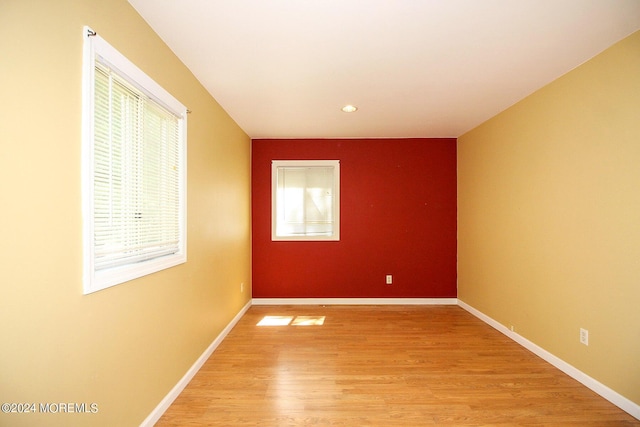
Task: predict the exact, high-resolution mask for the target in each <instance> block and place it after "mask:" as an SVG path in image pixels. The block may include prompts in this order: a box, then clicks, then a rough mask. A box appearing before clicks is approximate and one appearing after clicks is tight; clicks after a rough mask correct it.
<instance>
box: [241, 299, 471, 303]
mask: <svg viewBox="0 0 640 427" xmlns="http://www.w3.org/2000/svg"><path fill="white" fill-rule="evenodd" d="M252 304H253V305H457V304H458V299H457V298H254V299H253V300H252Z"/></svg>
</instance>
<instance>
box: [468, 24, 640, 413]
mask: <svg viewBox="0 0 640 427" xmlns="http://www.w3.org/2000/svg"><path fill="white" fill-rule="evenodd" d="M639 76H640V32H638V33H635V34H633V35H632V36H630V37H628V38H627V39H625V40H623V41H621V42H620V43H618V44H616V45H614V46H612V47H610V48H609V49H608V50H606V51H604V52H603V53H601V54H600V55H598V56H596V57H594V58H592V59H591V60H590V61H588V62H586V63H585V64H583V65H581V66H580V67H578V68H576V69H574V70H573V71H571V72H569V73H568V74H566V75H564V76H563V77H561V78H559V79H558V80H556V81H554V82H553V83H551V84H549V85H548V86H546V87H544V88H543V89H541V90H539V91H537V92H535V93H534V94H532V95H530V96H529V97H527V98H525V99H524V100H522V101H521V102H519V103H517V104H516V105H514V106H512V107H511V108H509V109H508V110H506V111H504V112H502V113H501V114H499V115H497V116H496V117H494V118H492V119H491V120H489V121H487V122H486V123H484V124H482V125H481V126H479V127H477V128H476V129H473V130H472V131H470V132H468V133H466V134H465V135H463V136H462V137H460V138H459V140H458V296H459V299H460V300H461V301H464V302H465V303H467V304H469V305H471V306H473V307H474V308H476V309H478V310H480V311H481V312H483V313H484V314H486V315H488V316H489V317H492V318H493V319H495V320H497V321H498V322H500V323H502V324H503V325H505V326H507V327H510V326H512V325H513V327H514V328H515V331H516V332H517V333H519V334H520V335H522V336H524V337H525V338H527V339H529V340H530V341H532V342H534V343H535V344H537V345H539V346H541V347H542V348H544V349H546V350H548V351H549V352H551V353H552V354H554V355H556V356H558V357H560V358H561V359H563V360H564V361H566V362H568V363H569V364H571V365H573V366H575V367H576V368H578V369H579V370H581V371H583V372H584V373H586V374H587V375H589V376H591V377H592V378H594V379H596V380H598V381H600V382H601V383H603V384H605V385H606V386H608V387H610V388H611V389H613V390H615V391H616V392H618V393H619V394H621V395H623V396H625V397H626V398H628V399H630V400H632V401H633V402H635V403H636V404H640V363H638V361H640V307H639V303H640V77H639ZM579 328H586V329H588V330H589V346H588V347H587V346H584V345H582V344H580V343H579Z"/></svg>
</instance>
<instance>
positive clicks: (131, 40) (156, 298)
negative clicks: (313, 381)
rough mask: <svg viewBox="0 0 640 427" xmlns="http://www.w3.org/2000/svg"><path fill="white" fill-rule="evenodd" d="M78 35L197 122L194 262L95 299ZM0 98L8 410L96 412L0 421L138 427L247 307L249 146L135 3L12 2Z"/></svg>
mask: <svg viewBox="0 0 640 427" xmlns="http://www.w3.org/2000/svg"><path fill="white" fill-rule="evenodd" d="M83 25H89V26H91V27H92V28H93V29H94V30H96V31H97V32H98V33H99V34H100V35H101V36H102V37H104V38H105V39H106V40H107V41H108V42H109V43H111V44H112V45H113V46H115V47H116V48H117V49H119V50H120V51H121V52H122V53H124V54H125V55H126V56H127V57H128V58H129V59H131V60H132V61H133V62H135V63H136V64H137V65H138V66H139V67H140V68H142V69H143V70H144V71H146V72H147V73H148V74H149V75H150V76H151V77H152V78H154V79H155V80H156V81H157V82H158V83H160V84H161V85H162V86H164V87H165V88H166V89H167V90H168V91H169V92H171V93H172V94H173V95H174V96H175V97H176V98H178V99H179V100H180V101H181V102H182V103H183V104H184V105H186V106H187V108H189V109H190V110H192V111H193V113H192V114H190V115H189V119H188V138H189V141H188V262H187V263H186V264H184V265H181V266H177V267H174V268H171V269H169V270H166V271H163V272H159V273H156V274H153V275H149V276H146V277H144V278H141V279H138V280H135V281H132V282H129V283H126V284H123V285H119V286H116V287H113V288H110V289H107V290H103V291H99V292H97V293H94V294H90V295H83V294H82V282H81V277H82V245H81V242H82V233H81V231H82V218H81V195H80V168H81V165H80V146H81V140H80V135H81V119H80V118H81V79H82V74H81V66H82V26H83ZM0 88H1V89H0V183H1V184H0V186H1V191H0V195H1V197H2V205H1V206H2V208H1V209H0V236H1V238H2V244H1V245H0V263H1V268H0V331H1V334H0V337H1V341H0V403H4V402H18V403H24V402H35V403H40V402H42V403H47V402H49V403H60V402H74V403H83V402H84V403H92V402H95V403H97V404H98V408H99V411H98V413H97V414H55V415H52V414H49V415H43V414H21V415H18V414H2V413H0V425H3V426H4V425H11V426H26V425H29V426H32V425H47V426H73V425H91V426H133V425H139V424H140V422H142V421H143V420H144V419H145V418H146V417H147V416H148V415H149V413H150V412H151V411H152V410H153V409H154V408H155V407H156V405H157V404H158V403H159V402H160V401H161V399H162V398H163V397H165V395H166V394H167V393H168V392H169V391H170V389H171V388H172V387H173V386H174V385H175V384H176V383H177V382H178V380H179V379H180V378H181V377H182V375H184V374H185V372H186V371H187V370H188V369H189V367H190V366H191V365H192V364H193V363H194V362H195V360H196V359H197V358H198V357H199V356H200V355H201V354H202V352H203V351H205V349H206V348H207V347H208V345H209V344H211V342H212V341H213V339H214V338H215V337H216V336H217V335H218V334H219V333H220V332H221V331H222V329H223V328H224V327H225V326H226V325H227V324H228V323H229V322H230V321H231V320H232V318H233V317H234V316H235V315H236V314H237V313H238V312H239V311H240V310H241V309H242V307H243V306H244V305H245V304H246V303H247V302H248V301H249V299H250V295H251V290H250V285H251V277H250V274H251V270H250V263H251V260H250V205H249V204H250V198H249V194H250V140H249V138H248V137H247V135H246V134H244V133H243V131H242V130H241V129H240V128H239V127H238V126H237V125H236V124H235V123H234V122H233V121H232V120H231V119H230V118H229V117H228V115H227V114H226V113H225V112H224V111H223V110H222V109H221V108H220V106H219V105H218V104H217V103H216V102H215V101H214V100H213V99H212V98H211V97H210V96H209V95H208V94H207V93H206V91H205V90H204V89H203V88H202V86H201V85H200V84H199V83H198V81H197V80H196V79H195V78H194V77H193V76H192V75H191V73H190V72H189V71H188V70H187V69H186V68H185V67H184V66H183V65H182V64H181V63H180V62H179V60H178V59H177V58H176V57H175V56H174V55H173V54H172V52H171V51H170V50H169V49H168V48H167V46H165V45H164V44H163V43H162V41H161V40H160V39H159V37H158V36H157V35H156V34H155V33H154V32H153V31H152V30H151V29H150V28H149V27H148V26H147V25H146V23H145V22H144V21H143V20H142V19H141V18H140V16H138V15H137V13H136V12H135V11H134V9H133V8H132V7H131V6H130V5H129V4H128V3H127V2H126V1H125V0H76V1H74V0H56V1H51V0H30V1H23V0H3V1H1V2H0ZM241 282H244V283H245V290H244V293H240V283H241Z"/></svg>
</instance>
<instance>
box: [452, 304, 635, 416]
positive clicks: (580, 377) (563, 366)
mask: <svg viewBox="0 0 640 427" xmlns="http://www.w3.org/2000/svg"><path fill="white" fill-rule="evenodd" d="M458 305H459V306H460V307H462V308H463V309H465V310H466V311H468V312H469V313H471V314H473V315H474V316H476V317H477V318H478V319H480V320H482V321H483V322H485V323H487V324H488V325H490V326H492V327H493V328H494V329H496V330H498V331H499V332H501V333H503V334H504V335H506V336H507V337H509V338H511V339H512V340H514V341H515V342H517V343H518V344H520V345H521V346H523V347H524V348H526V349H527V350H529V351H531V352H532V353H534V354H535V355H537V356H539V357H540V358H542V359H544V360H546V361H547V362H549V363H550V364H552V365H553V366H555V367H556V368H558V369H560V370H561V371H562V372H564V373H565V374H567V375H569V376H570V377H572V378H573V379H575V380H577V381H579V382H580V383H582V384H583V385H584V386H586V387H587V388H589V389H591V390H593V391H594V392H596V393H597V394H599V395H600V396H602V397H604V398H605V399H607V400H608V401H609V402H611V403H613V404H614V405H616V406H617V407H618V408H620V409H622V410H623V411H625V412H628V413H629V414H630V415H631V416H633V417H635V418H637V419H640V405H638V404H636V403H634V402H632V401H631V400H629V399H627V398H626V397H624V396H622V395H621V394H619V393H617V392H615V391H614V390H612V389H610V388H609V387H607V386H606V385H604V384H602V383H601V382H599V381H596V380H595V379H593V378H591V377H590V376H589V375H587V374H585V373H584V372H582V371H580V370H579V369H577V368H575V367H574V366H572V365H570V364H568V363H567V362H565V361H564V360H562V359H560V358H559V357H557V356H554V355H553V354H551V353H549V352H548V351H547V350H545V349H543V348H542V347H540V346H538V345H537V344H534V343H532V342H531V341H529V340H528V339H526V338H524V337H523V336H522V335H519V334H517V333H515V332H513V331H511V330H510V329H509V328H507V327H506V326H504V325H503V324H501V323H498V322H497V321H496V320H494V319H492V318H491V317H489V316H487V315H486V314H484V313H482V312H481V311H478V310H476V309H475V308H473V307H471V306H470V305H468V304H466V303H465V302H463V301H460V300H458Z"/></svg>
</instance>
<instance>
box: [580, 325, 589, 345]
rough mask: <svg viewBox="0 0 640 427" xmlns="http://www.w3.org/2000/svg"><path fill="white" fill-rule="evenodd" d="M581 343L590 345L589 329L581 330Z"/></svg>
mask: <svg viewBox="0 0 640 427" xmlns="http://www.w3.org/2000/svg"><path fill="white" fill-rule="evenodd" d="M580 342H581V343H582V344H584V345H589V331H588V330H587V329H583V328H580Z"/></svg>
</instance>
